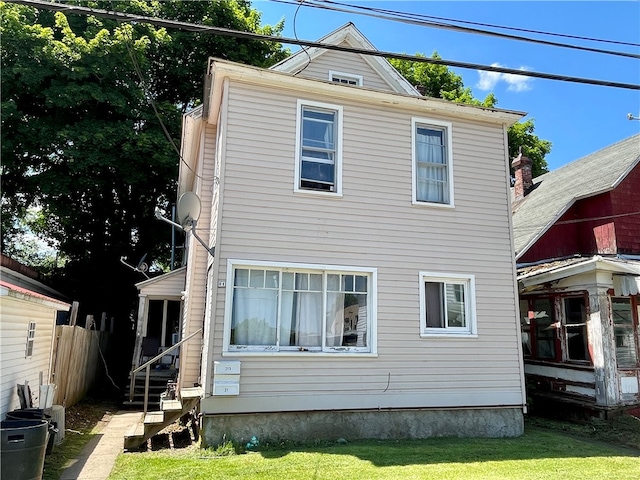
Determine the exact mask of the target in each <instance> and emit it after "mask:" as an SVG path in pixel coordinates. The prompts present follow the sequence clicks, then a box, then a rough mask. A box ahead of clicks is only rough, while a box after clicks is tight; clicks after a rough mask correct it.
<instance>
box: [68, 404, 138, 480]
mask: <svg viewBox="0 0 640 480" xmlns="http://www.w3.org/2000/svg"><path fill="white" fill-rule="evenodd" d="M141 418H142V412H130V411H122V412H118V413H116V414H115V415H113V416H112V417H111V419H110V420H109V423H107V425H106V427H105V428H104V429H103V430H102V431H101V432H99V433H98V434H97V435H96V436H95V437H93V438H92V439H91V440H90V441H89V443H88V444H87V445H86V446H85V447H84V449H83V450H82V452H81V453H80V455H79V456H78V458H77V459H76V460H75V461H74V463H73V464H72V465H71V466H70V467H68V468H67V469H66V470H64V471H63V472H62V475H61V476H60V480H105V479H106V478H107V477H108V476H109V475H110V474H111V470H112V469H113V465H114V464H115V461H116V457H117V456H118V455H119V454H120V453H122V452H123V451H124V434H125V433H126V431H127V430H128V429H129V427H131V426H132V425H135V424H136V423H137V422H138V421H139V420H140V419H141Z"/></svg>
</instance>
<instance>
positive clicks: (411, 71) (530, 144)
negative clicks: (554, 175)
mask: <svg viewBox="0 0 640 480" xmlns="http://www.w3.org/2000/svg"><path fill="white" fill-rule="evenodd" d="M416 55H417V56H421V57H426V56H425V55H424V54H420V53H418V54H416ZM431 58H434V59H438V60H439V59H441V57H440V55H438V53H437V52H434V53H433V54H432V55H431ZM389 61H390V62H391V64H392V65H393V66H394V67H395V68H396V69H397V70H398V71H399V72H400V73H401V74H402V75H403V76H404V77H405V78H406V79H407V80H408V81H409V82H410V83H411V84H412V85H414V86H415V87H416V88H417V89H418V90H419V91H420V93H422V94H423V95H425V96H428V97H435V98H442V99H444V100H449V101H452V102H458V103H464V104H468V105H477V106H480V107H486V108H494V107H495V106H496V105H497V103H498V99H497V98H496V96H495V95H494V94H493V93H490V94H489V95H487V96H486V97H485V98H484V100H479V99H477V98H475V97H474V96H473V93H472V91H471V88H469V87H465V86H464V83H463V81H462V77H460V76H459V75H457V74H456V73H454V72H453V71H451V70H449V68H448V67H447V66H446V65H436V64H432V63H425V62H415V61H410V60H397V59H390V60H389ZM534 131H535V122H534V120H533V119H528V120H526V121H524V122H519V123H516V124H514V125H512V126H511V127H509V131H508V137H509V157H510V158H515V157H517V156H518V153H519V151H520V149H522V152H523V153H524V154H525V155H526V156H528V157H529V158H530V159H531V161H532V173H533V176H534V177H537V176H538V175H542V174H543V173H545V172H547V171H548V169H547V161H546V160H545V156H546V155H547V154H548V153H549V152H550V151H551V142H549V141H547V140H541V139H540V138H538V136H536V135H535V133H534Z"/></svg>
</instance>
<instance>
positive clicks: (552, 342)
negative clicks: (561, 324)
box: [533, 298, 557, 359]
mask: <svg viewBox="0 0 640 480" xmlns="http://www.w3.org/2000/svg"><path fill="white" fill-rule="evenodd" d="M533 317H534V319H535V329H534V330H535V336H536V339H535V342H536V356H537V357H538V358H540V359H555V358H556V326H557V325H556V323H555V321H554V314H553V302H552V301H551V299H550V298H539V299H536V300H534V301H533Z"/></svg>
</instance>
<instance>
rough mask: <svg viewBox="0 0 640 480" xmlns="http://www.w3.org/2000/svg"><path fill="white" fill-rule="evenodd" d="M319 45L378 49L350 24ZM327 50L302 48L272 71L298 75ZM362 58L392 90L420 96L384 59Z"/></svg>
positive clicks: (324, 39)
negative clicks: (344, 44) (346, 45)
mask: <svg viewBox="0 0 640 480" xmlns="http://www.w3.org/2000/svg"><path fill="white" fill-rule="evenodd" d="M318 42H319V43H326V44H329V45H339V44H341V43H347V44H348V45H349V46H351V47H353V48H358V49H362V50H377V49H376V47H374V46H373V44H372V43H371V42H370V41H369V40H368V39H367V38H366V37H365V36H364V35H363V34H362V33H361V32H360V30H358V29H357V28H356V26H355V25H354V24H353V23H351V22H349V23H346V24H345V25H343V26H342V27H340V28H338V29H336V30H334V31H333V32H331V33H329V34H328V35H325V36H324V37H322V38H321V39H320V40H318ZM326 52H327V50H325V49H323V48H318V47H310V48H306V49H305V48H301V49H300V50H299V51H298V52H296V53H294V54H293V55H291V56H290V57H287V58H285V59H284V60H282V61H281V62H279V63H276V64H275V65H273V66H272V67H271V68H270V69H271V70H275V71H277V72H285V73H290V74H293V75H295V74H297V73H298V72H299V71H300V70H301V69H302V68H304V67H305V66H306V65H307V64H308V63H309V62H312V61H313V60H315V59H316V58H318V57H319V56H320V55H322V54H324V53H326ZM358 55H360V57H361V58H362V59H363V60H364V61H365V62H367V64H369V66H370V67H371V68H373V69H374V70H375V71H376V73H377V74H378V75H380V77H382V78H383V79H384V80H385V81H386V82H387V83H388V84H389V86H390V87H391V88H393V89H394V90H395V91H396V92H398V93H406V94H409V95H417V96H420V92H418V90H416V88H415V87H414V86H413V85H411V83H409V81H407V79H406V78H404V77H403V76H402V75H400V73H398V71H397V70H396V69H395V68H393V66H392V65H391V64H390V63H389V62H388V61H387V60H386V59H385V58H382V57H374V56H371V55H363V54H358Z"/></svg>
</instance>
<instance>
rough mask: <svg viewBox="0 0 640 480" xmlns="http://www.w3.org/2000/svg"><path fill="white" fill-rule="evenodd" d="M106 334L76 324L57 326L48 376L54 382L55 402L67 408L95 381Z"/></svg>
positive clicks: (107, 341) (101, 366) (105, 341)
mask: <svg viewBox="0 0 640 480" xmlns="http://www.w3.org/2000/svg"><path fill="white" fill-rule="evenodd" d="M109 337H110V334H109V332H105V331H102V332H100V331H96V330H87V329H85V328H82V327H80V326H77V325H75V326H69V325H58V326H57V327H56V337H55V340H54V347H53V374H52V379H51V382H52V383H54V384H55V385H56V391H55V396H54V400H53V403H54V404H55V405H64V406H65V407H67V408H69V407H70V406H71V405H74V404H76V403H78V402H79V401H80V400H82V398H83V397H84V396H85V394H86V393H87V392H88V391H89V389H90V388H91V387H92V386H93V385H94V383H95V382H96V380H97V379H98V377H100V376H101V374H102V372H104V364H103V355H104V354H105V352H106V350H107V347H108V343H109ZM101 351H102V354H101Z"/></svg>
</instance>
